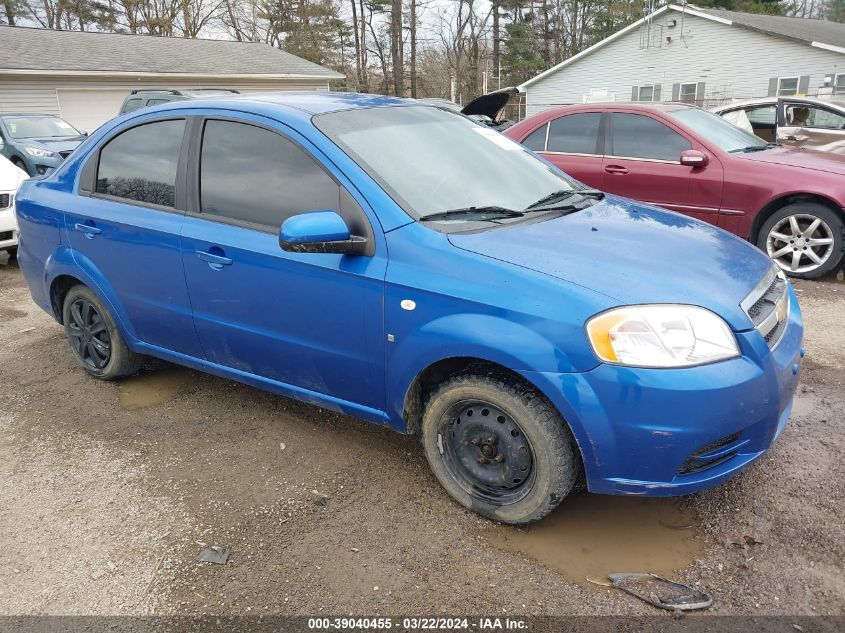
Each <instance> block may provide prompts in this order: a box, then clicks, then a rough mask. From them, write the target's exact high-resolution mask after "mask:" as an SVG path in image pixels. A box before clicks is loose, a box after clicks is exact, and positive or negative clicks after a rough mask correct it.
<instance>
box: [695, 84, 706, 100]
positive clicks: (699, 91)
mask: <svg viewBox="0 0 845 633" xmlns="http://www.w3.org/2000/svg"><path fill="white" fill-rule="evenodd" d="M695 103H696V105H700V106H703V105H704V82H703V81H699V82H698V85H697V86H696V87H695Z"/></svg>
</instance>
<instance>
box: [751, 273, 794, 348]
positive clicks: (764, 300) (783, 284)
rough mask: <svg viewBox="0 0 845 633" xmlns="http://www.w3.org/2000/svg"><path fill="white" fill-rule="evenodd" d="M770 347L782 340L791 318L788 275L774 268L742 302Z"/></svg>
mask: <svg viewBox="0 0 845 633" xmlns="http://www.w3.org/2000/svg"><path fill="white" fill-rule="evenodd" d="M740 305H741V306H742V309H743V310H745V312H746V314H748V317H749V318H750V319H751V322H752V323H753V324H754V327H755V329H756V330H757V331H758V332H760V334H761V335H762V336H763V339H764V340H765V341H766V344H767V345H768V346H769V348H770V349H774V347H775V346H776V345H777V344H778V343H779V342H780V339H781V337H783V333H784V332H785V331H786V323H787V320H788V319H789V293H788V287H787V281H786V277H785V276H784V275H783V273H781V272H778V271H777V270H776V269H774V268H773V269H772V270H771V271H769V273H768V274H767V275H766V276H765V277H764V278H763V279H761V280H760V283H758V284H757V286H756V287H755V288H754V290H752V291H751V292H750V293H749V295H748V296H747V297H746V298H745V300H743V302H742V303H741V304H740Z"/></svg>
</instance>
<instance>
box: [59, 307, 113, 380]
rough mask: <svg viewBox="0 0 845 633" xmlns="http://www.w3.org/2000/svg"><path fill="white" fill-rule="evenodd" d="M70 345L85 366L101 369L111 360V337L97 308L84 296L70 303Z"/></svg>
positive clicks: (68, 328)
mask: <svg viewBox="0 0 845 633" xmlns="http://www.w3.org/2000/svg"><path fill="white" fill-rule="evenodd" d="M67 334H68V339H69V340H70V346H71V347H72V348H73V351H74V352H76V355H77V357H78V358H79V360H80V361H81V362H82V364H83V365H85V367H86V368H88V369H89V370H93V371H102V370H103V369H104V368H105V367H106V365H108V364H109V361H110V360H111V337H110V336H109V331H108V327H106V322H105V320H103V317H102V316H101V315H100V313H99V312H98V311H97V308H96V307H94V305H93V304H92V303H91V302H90V301H88V299H85V298H82V297H80V298H78V299H77V300H76V301H74V302H73V303H71V304H70V319H69V320H68V322H67Z"/></svg>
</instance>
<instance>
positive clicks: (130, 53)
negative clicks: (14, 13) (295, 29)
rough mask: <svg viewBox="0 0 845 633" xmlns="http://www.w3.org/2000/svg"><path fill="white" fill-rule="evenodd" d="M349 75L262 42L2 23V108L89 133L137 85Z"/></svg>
mask: <svg viewBox="0 0 845 633" xmlns="http://www.w3.org/2000/svg"><path fill="white" fill-rule="evenodd" d="M343 78H344V76H343V75H341V74H340V73H337V72H334V71H333V70H330V69H328V68H324V67H323V66H319V65H317V64H314V63H312V62H309V61H307V60H304V59H302V58H300V57H296V56H295V55H291V54H289V53H286V52H285V51H281V50H279V49H277V48H273V47H272V46H268V45H266V44H261V43H254V42H231V41H222V40H192V39H183V38H176V37H172V38H167V37H150V36H145V35H124V34H117V33H90V32H79V31H52V30H49V29H33V28H27V27H13V26H0V113H13V112H39V113H45V114H56V115H59V116H62V117H63V118H64V119H66V120H67V121H68V122H69V123H71V124H73V125H74V126H76V127H77V128H79V129H81V130H85V131H87V132H92V131H93V130H95V129H96V128H97V127H99V126H100V125H102V124H103V123H105V122H106V121H108V120H109V119H110V118H112V117H113V116H115V115H117V113H118V111H119V110H120V106H121V104H122V103H123V100H124V99H125V98H126V95H127V94H129V93H130V92H131V91H132V90H137V89H142V88H169V89H175V90H179V89H186V88H234V89H235V90H238V91H240V92H268V91H278V90H294V91H303V90H328V89H329V82H330V81H332V80H337V79H343Z"/></svg>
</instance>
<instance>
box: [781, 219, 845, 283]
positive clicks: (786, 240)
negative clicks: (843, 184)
mask: <svg viewBox="0 0 845 633" xmlns="http://www.w3.org/2000/svg"><path fill="white" fill-rule="evenodd" d="M766 251H767V252H768V254H769V257H771V258H772V259H773V260H774V261H775V263H776V264H777V265H778V266H780V267H781V268H782V269H783V270H785V271H786V272H790V273H806V272H810V271H813V270H815V269H817V268H818V267H819V266H822V265H824V263H825V262H827V260H829V259H830V257H831V255H832V254H833V231H831V229H830V226H828V224H827V222H825V221H824V220H822V219H821V218H820V217H818V216H815V215H812V214H809V213H795V214H793V215H788V216H786V217H785V218H783V219H782V220H780V221H779V222H778V223H777V224H775V225H774V226H773V227H772V229H771V230H770V231H769V234H768V235H767V236H766Z"/></svg>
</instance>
